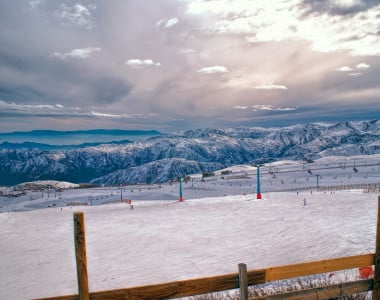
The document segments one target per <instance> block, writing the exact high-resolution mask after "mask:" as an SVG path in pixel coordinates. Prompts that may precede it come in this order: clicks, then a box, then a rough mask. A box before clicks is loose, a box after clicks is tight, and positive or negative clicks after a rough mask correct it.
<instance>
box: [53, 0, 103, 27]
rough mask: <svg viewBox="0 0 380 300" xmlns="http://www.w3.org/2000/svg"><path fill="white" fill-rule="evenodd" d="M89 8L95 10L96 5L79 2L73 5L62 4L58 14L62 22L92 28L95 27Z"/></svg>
mask: <svg viewBox="0 0 380 300" xmlns="http://www.w3.org/2000/svg"><path fill="white" fill-rule="evenodd" d="M90 9H91V10H95V9H96V6H95V5H89V6H88V7H86V6H84V5H82V4H79V3H77V4H75V5H73V6H67V5H65V4H62V5H61V9H60V11H59V12H58V15H59V17H60V18H61V19H62V21H63V22H64V23H68V24H73V25H77V26H81V27H84V28H87V29H92V28H94V27H95V24H94V21H93V18H92V14H91V11H90Z"/></svg>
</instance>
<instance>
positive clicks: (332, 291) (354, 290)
mask: <svg viewBox="0 0 380 300" xmlns="http://www.w3.org/2000/svg"><path fill="white" fill-rule="evenodd" d="M371 290H373V279H366V280H358V281H353V282H347V283H341V284H334V285H326V286H321V287H316V288H310V289H304V290H299V291H293V292H286V293H281V294H276V295H268V296H262V297H250V298H248V300H285V299H286V300H320V299H330V298H338V297H342V296H346V295H353V294H358V293H364V292H368V291H371Z"/></svg>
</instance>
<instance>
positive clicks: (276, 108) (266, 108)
mask: <svg viewBox="0 0 380 300" xmlns="http://www.w3.org/2000/svg"><path fill="white" fill-rule="evenodd" d="M234 109H240V110H250V111H293V110H298V109H299V107H298V106H296V107H281V106H274V105H270V104H257V105H251V106H239V105H237V106H234Z"/></svg>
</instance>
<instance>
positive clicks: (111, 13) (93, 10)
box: [0, 0, 380, 130]
mask: <svg viewBox="0 0 380 300" xmlns="http://www.w3.org/2000/svg"><path fill="white" fill-rule="evenodd" d="M376 2H378V1H366V2H365V1H361V2H360V1H346V2H343V1H335V2H334V3H335V4H334V5H332V4H331V3H333V1H309V0H305V1H304V2H303V3H302V5H298V6H297V3H298V1H293V0H290V1H277V0H271V1H252V2H249V3H248V2H247V1H240V0H234V1H202V0H176V1H175V0H159V1H152V0H128V1H125V0H113V1H104V0H93V1H90V0H62V1H51V0H29V1H28V0H2V1H0V28H1V30H0V101H2V102H0V114H1V117H2V118H1V120H0V126H5V125H6V126H8V128H10V130H12V128H11V126H12V125H11V124H6V122H7V120H10V119H12V117H13V119H12V120H14V119H15V118H16V116H24V118H20V119H23V120H26V116H28V115H30V116H34V119H33V122H34V121H36V122H37V121H39V123H37V124H43V126H49V124H51V123H49V122H51V119H54V118H55V117H56V118H60V121H62V122H60V123H58V122H57V123H53V125H54V126H56V127H57V128H58V127H59V126H66V128H67V127H70V126H71V127H73V129H75V126H87V127H88V128H91V127H93V126H95V127H97V128H98V127H102V126H103V125H104V124H105V125H106V126H109V127H120V126H121V127H128V126H149V127H150V126H159V127H160V128H170V127H171V126H172V127H175V128H176V129H177V128H178V127H179V126H185V127H191V126H220V125H221V124H235V123H234V122H236V124H240V123H239V122H242V123H244V124H248V123H250V122H251V123H252V122H253V121H252V120H261V121H262V120H264V119H265V118H267V119H270V118H272V116H273V119H274V120H276V121H279V120H280V119H282V120H284V119H289V120H293V121H294V122H295V121H296V120H297V119H298V118H301V119H302V118H303V119H305V118H306V116H308V117H310V118H311V117H314V115H313V114H312V113H310V114H308V112H309V111H308V108H309V107H313V108H315V111H318V112H319V115H320V116H321V117H322V116H326V115H332V114H329V113H328V109H326V107H329V108H330V109H331V111H335V112H337V113H338V112H341V113H344V112H342V110H340V107H343V106H346V107H349V108H350V109H354V108H355V105H357V103H360V104H361V105H360V107H357V108H356V109H355V110H356V111H362V112H363V114H364V113H367V112H368V111H367V110H364V108H363V107H364V106H365V105H370V104H372V103H374V101H375V99H376V97H377V96H376V95H378V94H379V93H378V92H379V91H378V89H379V88H378V81H377V78H378V72H379V69H380V66H379V65H377V59H378V56H376V55H377V53H380V52H379V51H380V50H379V49H380V48H379V46H378V45H379V43H378V39H375V38H373V35H374V33H376V32H378V31H379V29H380V27H379V26H378V21H376V20H379V19H376V12H378V11H379V7H377V8H376V9H375V8H374V7H375V5H376V4H377V3H376ZM344 3H346V4H344ZM274 6H275V7H276V10H273V7H274ZM371 8H374V9H373V10H371ZM305 11H307V12H308V13H307V14H304V15H303V18H301V17H300V16H302V13H304V12H305ZM354 12H362V14H356V15H354ZM363 18H364V19H363ZM315 24H318V25H319V26H316V25H315ZM351 25H352V26H351ZM355 55H360V57H358V56H357V57H355ZM361 63H363V64H368V66H370V67H369V68H366V69H360V70H359V69H357V68H356V66H357V65H358V64H361ZM344 67H349V68H350V69H351V70H352V71H351V72H350V73H352V74H355V73H357V74H355V75H352V74H351V75H349V73H348V72H340V71H337V70H338V69H341V70H345V69H347V68H344ZM359 73H360V74H359ZM359 101H360V102H359ZM13 102H14V103H13ZM316 104H318V105H319V106H318V105H316ZM362 104H363V105H362ZM234 107H250V108H251V109H250V110H249V111H248V110H243V109H240V110H239V109H234ZM316 107H319V109H317V108H316ZM252 108H253V109H252ZM295 108H296V109H295ZM153 116H154V117H153ZM7 117H9V118H7ZM37 117H38V118H39V119H38V120H37ZM145 117H146V118H150V119H149V121H147V120H145V119H144V120H143V119H142V118H145ZM94 118H96V123H95V122H94V123H91V120H93V119H94ZM74 119H75V120H74ZM105 119H106V120H107V122H108V123H101V122H100V120H105ZM45 120H48V121H46V122H48V123H49V124H46V125H45V124H44V121H45ZM65 120H67V122H66V123H64V121H65ZM131 120H132V121H131ZM138 120H141V121H138ZM74 121H75V122H74ZM98 121H99V122H98ZM25 124H27V123H26V122H25ZM207 124H208V125H207ZM218 124H219V125H218ZM13 126H18V123H17V122H14V125H13ZM23 126H27V125H23Z"/></svg>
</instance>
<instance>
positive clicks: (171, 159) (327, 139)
mask: <svg viewBox="0 0 380 300" xmlns="http://www.w3.org/2000/svg"><path fill="white" fill-rule="evenodd" d="M378 153H380V122H379V121H378V120H373V121H355V122H339V123H313V124H302V125H294V126H290V127H284V128H258V127H237V128H229V129H196V130H189V131H184V132H178V133H171V134H167V135H162V136H157V137H153V138H151V139H148V140H146V141H140V142H134V143H129V144H122V145H116V144H114V145H111V144H107V145H99V146H96V147H85V148H80V149H70V150H58V151H49V150H39V149H0V185H13V184H18V183H21V182H26V181H33V180H43V179H51V180H63V181H70V182H75V183H82V182H93V183H97V184H121V183H123V184H128V183H160V182H166V181H169V180H173V179H175V178H177V177H178V176H185V175H188V174H193V173H201V172H210V171H214V170H217V169H221V168H224V167H228V166H231V165H235V164H257V163H265V162H271V161H278V160H284V159H290V160H306V161H310V160H314V159H316V158H320V157H326V156H352V155H359V154H360V155H363V154H378Z"/></svg>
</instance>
